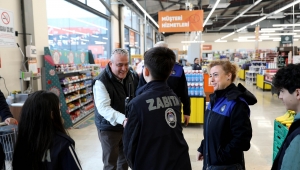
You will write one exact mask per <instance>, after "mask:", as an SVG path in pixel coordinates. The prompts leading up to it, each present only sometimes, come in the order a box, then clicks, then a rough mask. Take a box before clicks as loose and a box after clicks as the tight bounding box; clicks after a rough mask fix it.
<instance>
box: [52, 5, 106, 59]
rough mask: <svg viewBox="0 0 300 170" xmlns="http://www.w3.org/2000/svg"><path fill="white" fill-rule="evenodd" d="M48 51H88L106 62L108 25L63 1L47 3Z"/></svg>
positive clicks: (102, 20) (100, 18) (103, 20)
mask: <svg viewBox="0 0 300 170" xmlns="http://www.w3.org/2000/svg"><path fill="white" fill-rule="evenodd" d="M47 18H48V37H49V47H50V49H51V50H72V51H87V50H91V51H92V53H93V55H94V57H97V58H100V57H101V58H110V57H109V55H110V53H111V52H110V51H111V47H110V44H111V43H110V22H109V21H108V20H106V19H104V18H102V17H99V16H97V15H95V14H92V13H90V12H88V11H85V10H83V9H81V8H79V7H77V6H75V5H73V4H71V3H69V2H66V1H64V0H47Z"/></svg>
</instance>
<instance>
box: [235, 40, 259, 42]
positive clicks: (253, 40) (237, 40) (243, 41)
mask: <svg viewBox="0 0 300 170" xmlns="http://www.w3.org/2000/svg"><path fill="white" fill-rule="evenodd" d="M237 41H238V42H255V40H237Z"/></svg>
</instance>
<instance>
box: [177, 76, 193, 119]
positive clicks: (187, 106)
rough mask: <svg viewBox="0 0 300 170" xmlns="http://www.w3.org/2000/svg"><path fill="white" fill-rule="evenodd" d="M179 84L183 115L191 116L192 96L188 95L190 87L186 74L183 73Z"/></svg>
mask: <svg viewBox="0 0 300 170" xmlns="http://www.w3.org/2000/svg"><path fill="white" fill-rule="evenodd" d="M179 83H180V89H181V90H180V91H181V95H180V96H178V97H180V100H181V103H182V104H183V114H184V115H187V116H190V114H191V101H190V96H189V93H188V86H187V82H186V77H185V74H184V72H183V73H182V75H181V77H180V81H179Z"/></svg>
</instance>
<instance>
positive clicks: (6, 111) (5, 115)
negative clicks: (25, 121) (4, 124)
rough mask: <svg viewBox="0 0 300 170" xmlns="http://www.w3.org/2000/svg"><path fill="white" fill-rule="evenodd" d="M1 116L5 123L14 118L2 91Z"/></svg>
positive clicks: (0, 96) (0, 101)
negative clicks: (6, 120)
mask: <svg viewBox="0 0 300 170" xmlns="http://www.w3.org/2000/svg"><path fill="white" fill-rule="evenodd" d="M0 116H1V119H2V121H5V119H7V118H9V117H13V115H12V114H11V112H10V110H9V107H8V104H7V103H6V99H5V96H4V94H3V93H2V91H1V90H0Z"/></svg>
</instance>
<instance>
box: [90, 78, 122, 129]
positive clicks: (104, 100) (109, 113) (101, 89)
mask: <svg viewBox="0 0 300 170" xmlns="http://www.w3.org/2000/svg"><path fill="white" fill-rule="evenodd" d="M93 92H94V100H95V104H96V108H97V110H98V113H99V114H100V115H101V116H103V117H104V119H106V120H107V121H109V122H110V124H111V125H113V126H116V125H117V124H121V125H122V124H123V122H124V120H125V115H124V114H122V113H120V112H118V111H116V110H115V109H113V108H112V107H111V106H110V103H111V99H110V97H109V94H108V92H107V90H106V88H105V86H104V84H103V83H102V82H101V81H100V80H96V82H95V85H94V86H93ZM124 103H125V101H124Z"/></svg>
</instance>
